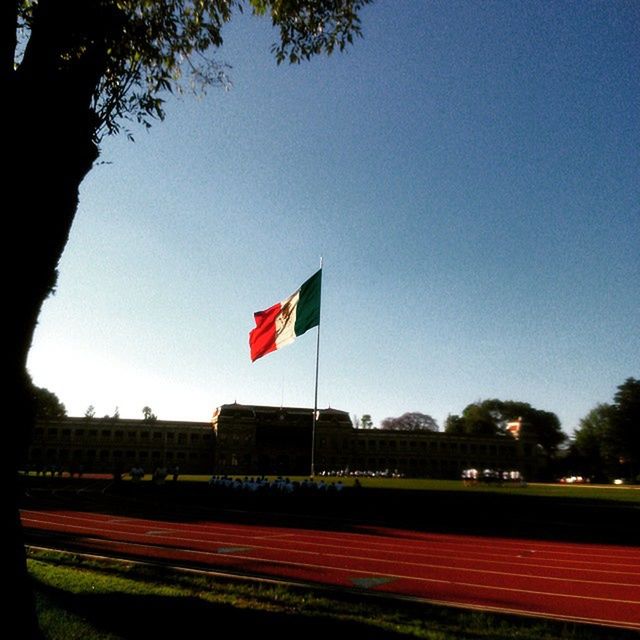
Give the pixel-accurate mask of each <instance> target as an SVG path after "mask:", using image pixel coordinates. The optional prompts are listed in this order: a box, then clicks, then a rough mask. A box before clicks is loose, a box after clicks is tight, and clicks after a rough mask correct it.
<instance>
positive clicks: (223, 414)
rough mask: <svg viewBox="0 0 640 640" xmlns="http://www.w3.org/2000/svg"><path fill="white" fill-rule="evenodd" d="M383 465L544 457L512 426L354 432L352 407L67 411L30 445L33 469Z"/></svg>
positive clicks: (532, 463)
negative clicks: (151, 413)
mask: <svg viewBox="0 0 640 640" xmlns="http://www.w3.org/2000/svg"><path fill="white" fill-rule="evenodd" d="M312 441H313V450H314V469H315V471H316V473H320V472H326V473H337V472H387V473H394V472H397V473H399V474H402V475H405V476H409V477H429V478H459V477H460V475H461V472H462V470H464V469H468V468H478V469H485V468H491V469H504V470H506V469H509V470H518V471H520V472H521V473H522V474H523V475H524V476H525V477H526V478H535V477H536V476H537V475H538V473H539V471H540V469H541V467H542V465H543V463H544V460H543V458H542V457H541V456H540V454H539V448H538V447H536V445H535V443H534V442H529V441H526V440H522V439H520V438H519V437H516V436H514V435H513V434H511V433H509V432H508V433H507V434H506V435H502V436H495V437H484V438H477V437H469V436H453V435H450V434H447V433H443V432H431V431H413V432H409V431H387V430H381V429H356V428H355V427H354V426H353V424H352V422H351V418H350V416H349V414H348V413H347V412H346V411H340V410H337V409H331V408H328V409H321V410H319V411H318V414H317V418H316V427H315V434H313V410H312V409H308V408H296V407H268V406H257V405H241V404H237V403H234V404H225V405H222V406H220V407H218V408H217V409H216V410H215V412H214V414H213V417H212V420H211V422H177V421H165V420H154V421H146V420H126V419H122V418H119V419H112V418H104V419H97V418H92V419H87V418H63V419H57V420H50V421H46V422H45V421H43V422H40V423H39V424H38V425H37V427H36V429H35V432H34V437H33V441H32V444H31V447H30V449H29V456H28V464H29V466H30V468H32V469H50V470H52V469H57V470H65V471H70V472H72V471H81V470H82V471H85V472H101V473H105V472H109V473H111V472H115V471H118V472H123V473H124V472H126V471H128V470H130V469H131V468H133V467H142V468H143V469H145V470H146V471H147V472H151V471H153V470H154V469H155V468H157V467H160V466H164V467H172V468H173V467H175V466H178V467H179V469H180V472H181V473H197V474H215V475H223V474H227V475H243V476H244V475H254V476H255V475H307V474H309V473H310V471H311V462H312V461H311V450H312Z"/></svg>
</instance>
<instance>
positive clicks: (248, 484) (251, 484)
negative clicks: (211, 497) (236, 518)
mask: <svg viewBox="0 0 640 640" xmlns="http://www.w3.org/2000/svg"><path fill="white" fill-rule="evenodd" d="M209 486H210V487H211V488H212V489H214V490H217V491H221V492H227V493H230V492H238V493H245V494H270V495H291V494H297V495H300V494H306V495H310V494H322V493H336V494H337V493H341V492H342V491H343V490H344V484H343V483H342V481H341V480H338V481H337V482H325V481H324V480H322V479H321V480H319V481H316V480H314V479H313V478H305V479H304V480H302V481H298V480H291V479H290V478H286V477H283V476H279V477H277V478H275V479H273V480H270V479H269V478H267V477H265V476H260V477H249V476H245V477H244V478H233V477H230V476H227V475H223V476H212V477H211V479H210V480H209Z"/></svg>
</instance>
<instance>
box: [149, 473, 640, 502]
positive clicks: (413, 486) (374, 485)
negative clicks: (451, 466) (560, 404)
mask: <svg viewBox="0 0 640 640" xmlns="http://www.w3.org/2000/svg"><path fill="white" fill-rule="evenodd" d="M209 477H210V476H190V475H186V476H180V480H181V481H191V482H208V481H209ZM305 478H306V476H290V479H291V480H297V481H299V482H301V481H302V480H304V479H305ZM270 479H274V478H270ZM145 480H151V476H150V475H149V476H145ZM320 480H322V481H324V482H325V483H335V482H338V481H341V482H342V483H343V484H344V485H345V486H346V487H352V486H353V485H354V483H355V478H352V477H347V478H335V477H326V478H321V477H317V478H316V481H320ZM359 482H360V484H361V485H362V487H364V488H368V489H404V490H415V491H466V492H478V493H480V492H483V493H487V492H490V493H493V492H496V493H514V494H518V495H529V496H542V497H544V496H549V497H564V498H589V499H599V500H620V501H624V502H640V485H591V484H560V483H555V484H553V483H549V484H541V483H532V484H527V485H526V486H519V485H517V484H514V485H510V484H506V483H505V484H503V485H495V484H482V483H478V484H475V485H469V486H465V485H464V484H463V483H462V481H460V480H430V479H423V478H359Z"/></svg>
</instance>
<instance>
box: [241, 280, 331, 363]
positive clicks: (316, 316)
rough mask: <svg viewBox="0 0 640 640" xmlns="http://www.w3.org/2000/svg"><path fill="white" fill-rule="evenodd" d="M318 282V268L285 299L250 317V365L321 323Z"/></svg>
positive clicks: (319, 283)
mask: <svg viewBox="0 0 640 640" xmlns="http://www.w3.org/2000/svg"><path fill="white" fill-rule="evenodd" d="M321 282H322V269H319V270H318V271H317V272H316V273H314V274H313V275H312V276H311V277H310V278H309V279H308V280H307V281H306V282H305V283H304V284H303V285H302V286H301V287H300V288H299V289H298V290H297V291H296V292H295V293H293V294H291V295H290V296H289V297H288V298H287V299H286V300H283V301H282V302H278V303H276V304H274V305H273V306H272V307H269V308H268V309H265V310H264V311H256V312H255V313H254V314H253V317H254V318H255V321H256V328H255V329H253V330H252V331H251V332H250V333H249V346H250V347H251V361H252V362H255V361H256V360H257V359H258V358H261V357H262V356H265V355H267V353H271V352H272V351H276V350H277V349H281V348H282V347H284V346H285V345H287V344H291V343H292V342H293V341H294V340H295V338H296V336H301V335H302V334H303V333H304V332H305V331H308V330H309V329H311V328H312V327H317V326H318V325H319V324H320V285H321Z"/></svg>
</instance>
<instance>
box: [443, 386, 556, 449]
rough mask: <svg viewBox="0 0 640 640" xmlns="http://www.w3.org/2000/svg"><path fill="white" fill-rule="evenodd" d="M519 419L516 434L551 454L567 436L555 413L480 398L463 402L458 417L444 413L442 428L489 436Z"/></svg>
mask: <svg viewBox="0 0 640 640" xmlns="http://www.w3.org/2000/svg"><path fill="white" fill-rule="evenodd" d="M517 418H522V431H521V433H520V437H522V438H530V439H532V440H535V441H536V443H537V444H539V445H540V446H541V447H542V448H543V449H544V450H545V451H546V452H547V453H548V454H550V455H553V454H555V452H556V451H557V450H558V447H559V446H560V445H561V444H562V443H563V442H564V441H565V440H566V439H567V436H566V434H564V433H563V431H562V429H561V427H560V420H559V419H558V416H557V415H556V414H555V413H551V412H550V411H543V410H542V409H536V408H534V407H532V406H531V405H530V404H529V403H527V402H516V401H513V400H498V399H495V398H494V399H490V400H482V401H480V402H474V403H472V404H469V405H467V406H466V407H465V408H464V411H463V412H462V416H457V415H453V416H451V415H450V416H448V417H447V421H446V422H445V431H446V432H447V433H451V434H458V435H469V436H493V435H498V434H500V433H505V430H506V426H507V423H508V422H510V421H511V420H515V419H517Z"/></svg>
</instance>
